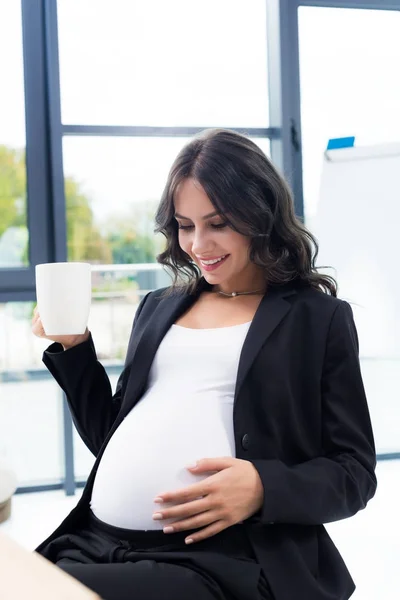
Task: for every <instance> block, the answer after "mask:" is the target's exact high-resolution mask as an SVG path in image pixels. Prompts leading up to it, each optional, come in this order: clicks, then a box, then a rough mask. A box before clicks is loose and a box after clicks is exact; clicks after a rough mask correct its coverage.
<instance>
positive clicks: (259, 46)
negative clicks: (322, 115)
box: [58, 0, 269, 127]
mask: <svg viewBox="0 0 400 600" xmlns="http://www.w3.org/2000/svg"><path fill="white" fill-rule="evenodd" d="M265 4H266V3H265V0H252V2H250V3H249V2H247V1H246V0H218V2H215V1H214V0H203V1H202V2H198V3H196V4H195V5H194V4H193V3H192V2H187V1H186V0H168V2H164V0H146V1H143V0H141V1H139V0H114V2H113V3H112V4H110V2H104V1H100V2H96V10H95V13H93V0H58V28H59V48H60V77H61V106H62V120H63V123H73V124H85V125H88V124H97V125H103V124H107V125H121V124H122V125H152V126H156V125H157V126H189V125H190V126H199V127H211V126H221V127H222V126H226V127H241V126H243V127H267V126H268V123H269V117H268V84H267V81H268V74H267V43H266V7H265Z"/></svg>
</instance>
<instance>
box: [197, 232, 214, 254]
mask: <svg viewBox="0 0 400 600" xmlns="http://www.w3.org/2000/svg"><path fill="white" fill-rule="evenodd" d="M211 248H212V241H211V239H210V236H209V235H208V232H207V231H205V230H203V231H201V230H200V229H197V231H195V232H194V234H193V240H192V253H193V254H195V255H197V256H201V255H202V254H207V253H208V252H209V251H210V250H211Z"/></svg>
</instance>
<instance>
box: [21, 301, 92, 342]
mask: <svg viewBox="0 0 400 600" xmlns="http://www.w3.org/2000/svg"><path fill="white" fill-rule="evenodd" d="M32 333H33V334H34V335H36V336H37V337H39V338H44V339H46V340H51V341H52V342H58V343H59V344H61V345H62V346H63V348H64V350H68V348H72V347H73V346H77V345H78V344H81V343H82V342H86V340H87V339H89V330H88V328H86V331H85V333H80V334H77V335H51V336H48V335H46V333H45V331H44V328H43V325H42V321H41V318H40V314H39V311H38V308H37V306H35V309H34V311H33V317H32Z"/></svg>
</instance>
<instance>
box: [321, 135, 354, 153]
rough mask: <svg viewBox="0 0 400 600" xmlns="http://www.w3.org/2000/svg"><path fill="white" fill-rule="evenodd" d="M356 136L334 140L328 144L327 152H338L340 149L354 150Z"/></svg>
mask: <svg viewBox="0 0 400 600" xmlns="http://www.w3.org/2000/svg"><path fill="white" fill-rule="evenodd" d="M355 139H356V138H355V136H352V137H343V138H332V139H331V140H329V142H328V146H327V148H326V149H327V150H338V149H339V148H352V147H353V146H354V140H355Z"/></svg>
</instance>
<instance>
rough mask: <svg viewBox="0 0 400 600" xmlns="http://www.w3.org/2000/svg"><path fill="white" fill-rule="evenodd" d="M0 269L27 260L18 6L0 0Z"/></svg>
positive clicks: (19, 265) (23, 104)
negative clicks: (0, 89)
mask: <svg viewBox="0 0 400 600" xmlns="http://www.w3.org/2000/svg"><path fill="white" fill-rule="evenodd" d="M0 56H1V57H2V60H1V61H0V80H1V82H2V91H1V94H0V269H1V268H6V267H7V268H10V267H24V266H26V265H27V264H28V262H29V249H28V229H27V210H26V171H25V102H24V77H23V61H22V27H21V6H20V3H19V2H15V0H0Z"/></svg>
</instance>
